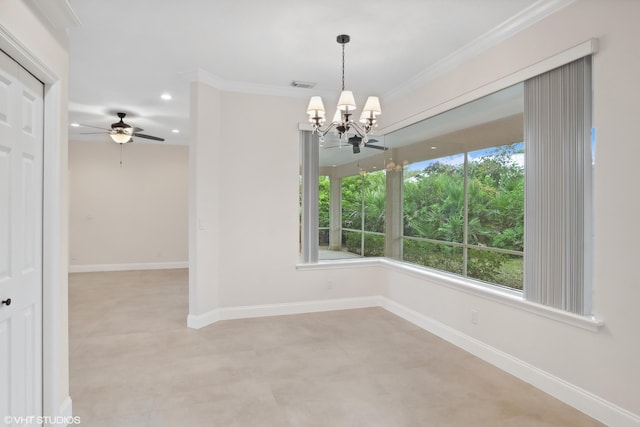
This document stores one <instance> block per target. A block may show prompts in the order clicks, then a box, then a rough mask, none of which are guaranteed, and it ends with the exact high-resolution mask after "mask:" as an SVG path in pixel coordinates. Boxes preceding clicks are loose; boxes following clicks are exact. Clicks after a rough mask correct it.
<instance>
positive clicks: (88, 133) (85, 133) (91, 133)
mask: <svg viewBox="0 0 640 427" xmlns="http://www.w3.org/2000/svg"><path fill="white" fill-rule="evenodd" d="M108 133H109V132H80V135H98V134H100V135H104V134H108Z"/></svg>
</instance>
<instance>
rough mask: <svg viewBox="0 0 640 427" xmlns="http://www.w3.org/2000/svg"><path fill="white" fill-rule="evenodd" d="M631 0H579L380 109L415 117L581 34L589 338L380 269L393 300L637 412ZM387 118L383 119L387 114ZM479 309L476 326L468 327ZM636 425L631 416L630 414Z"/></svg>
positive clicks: (639, 124)
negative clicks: (589, 215)
mask: <svg viewBox="0 0 640 427" xmlns="http://www.w3.org/2000/svg"><path fill="white" fill-rule="evenodd" d="M638 16H640V2H633V1H578V2H576V3H574V4H573V5H571V6H569V7H568V8H566V9H564V10H562V11H560V12H558V13H556V14H555V15H553V16H551V17H549V18H547V19H545V20H544V21H542V22H540V23H538V24H536V25H534V26H532V27H530V28H528V29H526V30H525V31H523V32H521V33H519V34H518V35H517V36H515V37H512V38H511V39H509V40H507V41H505V42H503V43H502V44H501V45H499V46H497V47H495V48H494V49H491V50H490V51H488V52H486V53H484V54H482V55H480V56H478V57H476V58H474V59H473V60H471V61H468V62H467V63H465V64H463V65H462V66H460V67H459V68H457V69H456V70H453V71H452V72H450V73H448V74H447V75H445V76H443V77H441V78H439V79H437V80H436V81H433V82H431V83H430V84H427V85H424V86H423V87H421V88H419V89H418V90H415V91H413V92H412V93H411V94H409V95H407V96H405V97H402V98H399V99H395V100H393V101H391V102H388V103H386V112H389V113H390V114H389V115H388V116H387V117H388V118H389V120H390V122H393V121H396V120H401V119H402V118H404V117H409V116H412V115H414V114H419V113H420V112H422V111H425V110H427V109H429V108H433V107H435V106H437V105H438V104H440V103H443V102H446V101H448V100H450V99H452V98H456V97H459V96H464V94H465V93H467V92H469V91H472V90H474V89H476V88H478V87H481V86H484V85H489V84H491V83H492V82H493V81H495V80H497V79H499V78H502V77H505V76H508V75H510V74H512V73H515V72H517V71H518V70H520V69H522V68H525V67H527V66H530V65H533V64H535V63H537V62H538V61H541V60H543V59H545V58H547V57H549V56H552V55H554V54H556V53H558V52H561V51H563V50H565V49H567V48H570V47H572V46H574V45H577V44H579V43H580V42H583V41H585V40H587V39H590V38H597V39H599V45H600V48H599V52H598V53H597V54H596V55H595V56H594V62H593V64H594V66H593V69H594V72H593V87H594V116H593V126H594V127H595V128H596V129H597V143H596V166H595V181H594V187H595V189H594V208H595V223H594V233H595V247H594V249H595V260H594V264H593V269H594V275H595V276H594V314H595V315H596V316H597V317H598V318H601V319H603V320H604V322H605V327H604V328H603V329H602V330H601V331H600V332H597V333H592V332H587V331H584V330H581V329H576V328H574V327H571V326H568V325H565V324H560V323H558V322H556V321H552V320H549V319H545V318H542V317H539V316H536V315H533V314H530V313H526V312H522V311H520V310H517V309H514V308H512V307H508V306H505V305H502V304H499V303H495V302H492V301H489V300H486V299H483V298H478V297H476V296H471V295H467V294H464V293H461V292H458V291H455V290H452V289H448V288H443V287H442V286H440V285H437V284H435V283H430V282H429V281H426V280H419V279H416V278H413V277H409V276H407V275H404V274H402V273H398V272H395V271H390V272H389V273H388V279H387V282H388V294H387V296H388V297H389V298H391V299H392V300H394V301H396V302H399V303H401V304H403V305H404V306H406V307H409V308H411V309H414V310H416V311H418V312H420V313H422V314H424V315H426V316H428V317H430V318H431V319H433V320H435V321H438V322H441V323H442V324H444V325H447V326H449V327H451V328H453V329H455V330H457V331H461V332H463V333H464V334H467V335H468V336H470V337H472V338H476V339H478V340H480V341H481V342H483V343H486V344H488V345H490V346H493V347H495V348H496V349H499V350H501V351H503V352H505V353H507V354H509V355H511V356H513V357H516V358H518V359H520V360H522V361H524V362H526V363H528V364H531V365H533V366H536V367H538V368H540V369H542V370H544V371H546V372H548V373H550V374H552V375H555V376H556V377H558V378H560V379H562V380H564V381H567V382H568V383H570V384H572V385H575V386H578V387H580V388H582V389H584V390H586V391H588V392H590V393H593V394H594V395H596V396H599V397H601V398H603V399H605V400H607V401H609V402H611V403H613V404H615V405H618V406H619V407H622V408H624V409H626V410H628V411H631V412H633V413H635V414H640V388H639V384H640V369H638V367H637V363H638V360H640V339H639V337H640V328H639V326H638V325H639V323H638V321H637V312H638V301H640V286H639V284H640V280H639V279H640V276H639V275H638V270H637V268H636V267H635V263H636V262H637V254H638V250H637V242H638V241H640V233H639V232H638V227H637V226H636V225H635V224H636V222H637V219H638V212H640V200H639V199H638V198H637V197H635V193H636V191H635V184H634V182H635V181H636V180H637V178H636V175H637V172H636V171H637V162H638V159H639V158H640V144H638V135H640V121H639V120H638V116H639V115H640V108H639V105H640V104H639V103H638V100H637V98H638V94H640V80H639V79H638V76H640V55H638V40H639V39H640V30H639V29H638V26H637V17H638ZM389 116H391V117H389ZM471 310H478V312H479V324H478V325H472V324H471ZM636 420H637V418H636Z"/></svg>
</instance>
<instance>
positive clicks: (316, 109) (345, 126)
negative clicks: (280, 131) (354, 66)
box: [307, 34, 382, 144]
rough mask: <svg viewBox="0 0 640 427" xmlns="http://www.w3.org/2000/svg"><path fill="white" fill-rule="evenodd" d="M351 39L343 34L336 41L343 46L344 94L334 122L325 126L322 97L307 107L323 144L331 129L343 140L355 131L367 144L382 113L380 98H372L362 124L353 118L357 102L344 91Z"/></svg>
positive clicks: (363, 142)
mask: <svg viewBox="0 0 640 427" xmlns="http://www.w3.org/2000/svg"><path fill="white" fill-rule="evenodd" d="M350 39H351V38H350V37H349V36H348V35H346V34H341V35H339V36H338V37H337V39H336V41H337V42H338V43H340V44H341V45H342V92H341V93H340V98H339V99H338V106H337V109H336V114H335V115H334V116H333V121H332V122H331V123H329V124H328V125H327V126H324V124H325V121H326V111H325V109H324V104H323V103H322V98H321V97H320V96H312V97H311V100H310V101H309V106H308V107H307V114H308V115H309V121H310V122H311V123H312V125H313V133H315V134H316V135H318V137H319V138H320V142H323V141H324V136H325V135H326V134H327V133H328V132H329V131H330V130H331V129H334V128H335V130H336V131H337V132H338V134H339V135H340V138H341V139H342V136H343V135H345V134H346V133H347V132H349V131H350V130H353V131H354V132H355V133H356V134H357V135H358V136H359V137H360V138H362V142H361V143H362V144H366V143H367V142H368V141H369V135H370V134H371V130H372V129H373V128H374V127H375V126H376V125H377V121H378V119H377V117H378V115H380V113H381V112H382V110H381V109H380V100H379V99H378V97H377V96H370V97H369V98H367V102H366V103H365V104H364V109H363V110H362V114H361V115H360V120H359V121H360V123H356V122H355V121H354V120H353V118H352V116H353V113H354V111H355V109H356V101H355V99H354V97H353V92H351V91H350V90H345V89H344V45H345V44H347V43H349V40H350Z"/></svg>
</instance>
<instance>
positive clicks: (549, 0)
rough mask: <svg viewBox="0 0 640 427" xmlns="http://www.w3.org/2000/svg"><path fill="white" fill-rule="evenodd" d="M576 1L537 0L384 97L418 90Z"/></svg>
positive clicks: (392, 96) (389, 97)
mask: <svg viewBox="0 0 640 427" xmlns="http://www.w3.org/2000/svg"><path fill="white" fill-rule="evenodd" d="M574 2H575V0H538V1H537V2H535V3H534V4H532V5H531V6H529V7H528V8H526V9H524V10H523V11H522V12H520V13H518V14H516V15H514V16H513V17H511V18H510V19H508V20H506V21H505V22H503V23H501V24H500V25H498V26H497V27H495V28H493V29H492V30H490V31H488V32H487V33H485V34H483V35H481V36H479V37H477V38H475V39H474V40H472V41H471V42H470V43H468V44H466V45H465V46H463V47H461V48H460V49H458V50H456V51H454V52H452V53H451V54H449V55H447V56H446V57H444V58H442V59H441V60H439V61H438V62H436V63H434V64H433V65H431V66H430V67H428V68H427V69H425V70H423V71H422V72H420V73H418V74H417V75H416V76H415V77H413V78H412V79H410V80H408V81H407V82H405V83H403V84H401V85H400V86H398V87H396V88H395V89H392V90H390V91H389V92H387V93H386V94H384V98H385V99H387V100H388V99H393V98H395V97H398V96H401V95H404V94H406V93H408V92H411V91H412V90H415V89H416V88H417V87H419V86H422V85H424V84H425V83H427V82H428V81H430V80H433V79H435V78H436V77H438V76H441V75H443V74H445V73H446V72H448V71H451V70H452V69H454V68H456V67H457V66H459V65H460V64H463V63H464V62H466V61H468V60H470V59H472V58H474V57H476V56H478V55H480V54H481V53H483V52H485V51H487V50H489V49H490V48H492V47H494V46H496V45H498V44H499V43H501V42H502V41H504V40H506V39H508V38H510V37H512V36H514V35H515V34H517V33H519V32H520V31H522V30H524V29H525V28H527V27H529V26H531V25H533V24H535V23H537V22H539V21H541V20H543V19H544V18H546V17H548V16H550V15H552V14H554V13H556V12H557V11H559V10H560V9H563V8H565V7H567V6H569V5H570V4H571V3H574Z"/></svg>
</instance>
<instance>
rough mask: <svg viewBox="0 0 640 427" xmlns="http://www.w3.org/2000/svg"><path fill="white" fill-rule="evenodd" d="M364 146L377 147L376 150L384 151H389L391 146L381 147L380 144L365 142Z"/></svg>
mask: <svg viewBox="0 0 640 427" xmlns="http://www.w3.org/2000/svg"><path fill="white" fill-rule="evenodd" d="M364 146H365V147H367V148H375V149H376V150H382V151H387V150H388V149H389V147H380V146H379V145H369V144H364Z"/></svg>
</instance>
